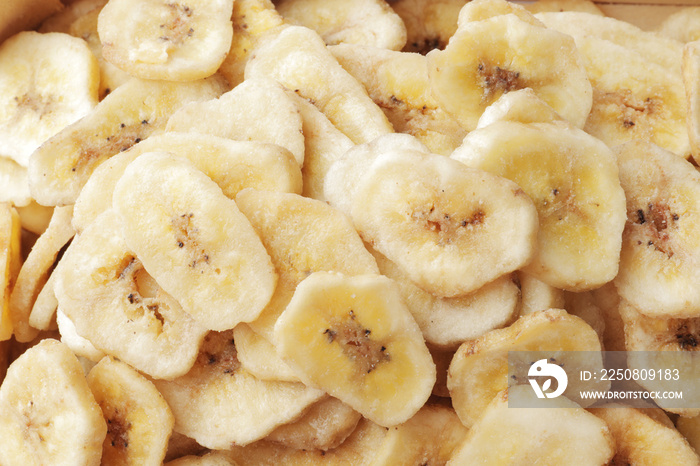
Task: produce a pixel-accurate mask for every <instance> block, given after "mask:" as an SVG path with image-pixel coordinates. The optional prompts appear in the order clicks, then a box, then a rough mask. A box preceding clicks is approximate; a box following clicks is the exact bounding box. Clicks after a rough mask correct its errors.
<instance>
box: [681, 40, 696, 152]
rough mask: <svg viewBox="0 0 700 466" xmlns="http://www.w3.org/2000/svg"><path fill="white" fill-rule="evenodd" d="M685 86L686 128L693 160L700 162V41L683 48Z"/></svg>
mask: <svg viewBox="0 0 700 466" xmlns="http://www.w3.org/2000/svg"><path fill="white" fill-rule="evenodd" d="M682 70H683V84H685V95H686V105H687V109H688V113H687V116H686V126H687V128H688V139H689V141H690V151H691V153H692V155H693V159H694V160H695V161H696V162H697V160H700V41H698V42H690V43H688V44H686V45H685V47H684V48H683V66H682Z"/></svg>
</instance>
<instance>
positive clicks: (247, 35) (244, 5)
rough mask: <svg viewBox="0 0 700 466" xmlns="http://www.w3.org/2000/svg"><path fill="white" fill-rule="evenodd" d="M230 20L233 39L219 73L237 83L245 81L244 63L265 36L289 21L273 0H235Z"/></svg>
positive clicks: (273, 32)
mask: <svg viewBox="0 0 700 466" xmlns="http://www.w3.org/2000/svg"><path fill="white" fill-rule="evenodd" d="M231 22H232V23H233V40H232V41H231V48H230V49H229V51H228V54H227V55H226V58H225V59H224V62H223V63H222V64H221V67H220V68H219V73H220V74H221V75H222V76H223V77H225V78H226V80H227V81H228V82H229V84H230V85H231V86H234V87H235V86H237V85H239V84H240V83H242V82H243V80H244V73H245V66H246V64H247V63H248V60H249V59H250V58H251V57H252V56H253V55H254V52H255V50H256V49H257V47H258V45H259V44H260V43H261V42H262V40H263V39H264V38H266V37H267V36H271V35H273V34H275V33H277V32H279V30H281V29H283V28H285V27H286V26H287V25H286V24H285V22H284V20H283V19H282V16H280V14H279V13H277V10H276V9H275V5H274V4H273V3H272V1H270V0H236V1H234V2H233V14H232V15H231Z"/></svg>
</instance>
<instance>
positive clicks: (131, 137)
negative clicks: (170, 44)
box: [28, 77, 226, 205]
mask: <svg viewBox="0 0 700 466" xmlns="http://www.w3.org/2000/svg"><path fill="white" fill-rule="evenodd" d="M225 89H226V84H225V82H224V80H223V78H221V77H212V78H208V79H205V80H201V81H195V82H191V83H168V82H162V81H142V80H140V79H136V78H134V79H132V80H130V81H129V82H127V83H125V84H122V85H121V86H119V88H117V89H116V90H115V91H114V92H112V93H111V94H109V95H108V96H107V97H105V98H104V99H103V100H102V101H101V102H100V103H99V104H98V105H97V106H96V107H95V108H94V109H92V111H91V112H90V113H88V114H87V115H86V116H85V117H84V118H82V119H80V120H79V121H77V122H76V123H74V124H72V125H71V126H69V127H67V128H64V129H63V130H62V131H61V132H59V133H58V134H57V135H55V136H54V137H52V138H51V139H49V140H48V141H46V142H45V143H44V144H42V146H41V147H40V148H39V149H37V150H36V151H35V152H34V153H33V154H32V157H31V158H30V160H29V167H28V168H29V171H28V174H29V187H30V189H31V193H32V196H33V197H34V199H36V201H37V202H38V203H39V204H42V205H65V204H73V203H74V202H75V199H76V198H77V197H78V194H79V193H80V190H81V189H82V187H83V186H84V185H85V183H86V182H87V180H88V178H89V177H90V175H91V174H92V172H93V171H94V170H95V167H97V166H98V165H99V164H101V163H102V162H104V161H105V160H107V159H108V158H109V157H111V156H113V155H114V154H117V153H119V152H121V151H124V150H126V149H128V148H129V147H131V146H133V145H134V144H136V143H138V142H140V141H141V140H143V139H146V138H147V137H148V136H150V135H151V134H154V133H157V132H162V131H163V129H164V128H165V124H166V122H167V120H168V118H169V117H170V115H172V114H173V112H174V111H175V110H177V109H178V108H179V107H180V106H182V105H184V104H185V103H187V102H190V101H193V100H209V99H213V98H215V97H218V96H219V95H221V94H222V93H223V92H224V90H225Z"/></svg>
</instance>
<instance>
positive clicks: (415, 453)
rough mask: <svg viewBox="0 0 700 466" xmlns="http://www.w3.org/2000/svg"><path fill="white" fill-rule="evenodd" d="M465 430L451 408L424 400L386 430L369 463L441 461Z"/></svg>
mask: <svg viewBox="0 0 700 466" xmlns="http://www.w3.org/2000/svg"><path fill="white" fill-rule="evenodd" d="M467 431H468V429H467V428H466V427H465V426H464V425H463V424H462V423H461V422H460V420H459V418H458V417H457V415H456V414H455V412H454V410H453V409H451V408H449V407H446V406H441V405H430V404H427V405H425V406H423V407H422V408H421V409H420V410H419V411H418V412H417V413H416V414H415V415H414V416H413V417H412V418H411V419H409V420H408V421H406V422H404V423H403V424H401V425H398V426H394V427H391V428H390V429H389V430H388V431H387V434H386V436H385V437H384V440H383V441H382V444H381V446H380V447H379V451H378V452H377V454H376V456H375V458H374V460H373V462H372V465H373V466H391V465H395V464H420V465H424V464H445V463H447V461H448V460H449V459H450V457H451V456H452V453H453V451H454V450H455V448H456V447H457V446H458V445H460V444H461V443H462V442H463V440H464V438H465V436H466V435H467Z"/></svg>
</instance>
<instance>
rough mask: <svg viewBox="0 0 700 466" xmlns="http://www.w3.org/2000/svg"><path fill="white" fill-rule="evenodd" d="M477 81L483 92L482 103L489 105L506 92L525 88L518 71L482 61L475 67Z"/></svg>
mask: <svg viewBox="0 0 700 466" xmlns="http://www.w3.org/2000/svg"><path fill="white" fill-rule="evenodd" d="M477 79H478V81H479V86H480V87H481V88H482V89H483V90H484V93H483V94H482V97H481V101H482V103H491V102H492V101H494V100H496V99H497V98H499V97H500V96H501V95H503V94H505V93H507V92H511V91H515V90H518V89H522V88H523V87H525V86H524V84H523V83H522V80H521V79H520V72H519V71H511V70H508V69H506V68H501V67H500V66H494V65H491V64H490V63H485V62H483V61H482V62H479V64H478V65H477Z"/></svg>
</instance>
